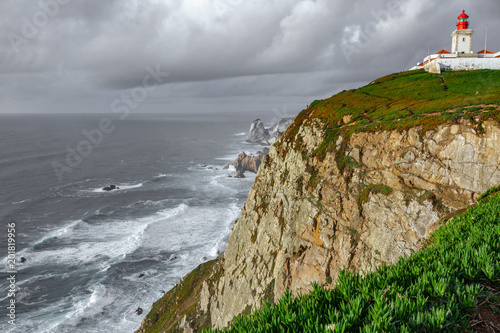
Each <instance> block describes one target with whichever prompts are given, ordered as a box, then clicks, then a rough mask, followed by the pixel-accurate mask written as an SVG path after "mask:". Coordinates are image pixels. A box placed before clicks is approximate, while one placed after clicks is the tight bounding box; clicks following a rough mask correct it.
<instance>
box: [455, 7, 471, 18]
mask: <svg viewBox="0 0 500 333" xmlns="http://www.w3.org/2000/svg"><path fill="white" fill-rule="evenodd" d="M457 18H458V19H459V20H460V19H468V18H469V15H467V14H465V9H464V10H462V14H460V16H459V17H457Z"/></svg>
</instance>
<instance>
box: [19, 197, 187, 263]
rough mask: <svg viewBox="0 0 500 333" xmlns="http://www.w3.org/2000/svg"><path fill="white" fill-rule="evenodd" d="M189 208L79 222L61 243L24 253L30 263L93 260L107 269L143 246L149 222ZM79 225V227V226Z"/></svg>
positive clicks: (64, 234)
mask: <svg viewBox="0 0 500 333" xmlns="http://www.w3.org/2000/svg"><path fill="white" fill-rule="evenodd" d="M186 209H187V205H185V204H181V205H179V206H177V207H175V208H171V209H166V210H162V211H160V212H158V213H156V214H154V215H152V216H147V217H144V218H140V219H136V220H125V221H124V220H111V221H104V222H103V223H100V224H88V223H85V222H83V221H76V222H74V223H72V224H71V225H70V226H68V227H66V228H64V229H63V230H65V229H68V228H69V227H72V228H73V229H72V232H71V233H69V232H58V233H57V239H56V240H55V242H61V243H62V244H61V246H58V247H56V248H50V249H47V250H44V249H43V248H42V249H41V250H37V249H29V250H27V251H26V253H25V254H24V255H25V256H26V258H27V259H28V262H27V264H29V266H39V265H47V264H48V263H63V264H65V265H67V264H68V263H70V264H72V265H78V264H84V263H92V264H93V265H94V266H96V267H97V268H98V269H100V270H104V271H105V270H106V269H108V268H109V264H110V262H115V261H117V260H121V259H123V258H124V257H125V256H126V255H128V254H130V253H132V252H134V251H135V250H136V249H137V248H139V247H140V246H141V244H142V240H143V236H144V232H145V231H146V229H147V228H148V226H149V225H151V224H153V223H156V222H158V221H161V220H164V219H170V218H172V217H174V216H176V215H177V214H180V213H181V212H183V211H184V210H186ZM77 225H78V227H77V228H75V227H76V226H77ZM51 237H53V236H46V237H44V238H43V239H44V240H46V239H49V238H51ZM42 242H43V241H41V242H37V243H36V244H41V243H42Z"/></svg>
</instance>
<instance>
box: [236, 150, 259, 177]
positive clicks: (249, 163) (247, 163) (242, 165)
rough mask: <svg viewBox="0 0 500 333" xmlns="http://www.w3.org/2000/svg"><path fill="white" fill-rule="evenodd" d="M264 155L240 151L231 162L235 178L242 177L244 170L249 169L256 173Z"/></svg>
mask: <svg viewBox="0 0 500 333" xmlns="http://www.w3.org/2000/svg"><path fill="white" fill-rule="evenodd" d="M264 157H265V155H257V156H252V155H247V154H245V152H241V154H239V155H238V157H237V158H236V160H234V162H233V163H232V164H233V165H234V167H235V168H236V177H235V178H243V177H245V176H244V173H245V171H250V172H253V173H257V171H258V170H259V167H260V165H261V164H262V161H263V160H264Z"/></svg>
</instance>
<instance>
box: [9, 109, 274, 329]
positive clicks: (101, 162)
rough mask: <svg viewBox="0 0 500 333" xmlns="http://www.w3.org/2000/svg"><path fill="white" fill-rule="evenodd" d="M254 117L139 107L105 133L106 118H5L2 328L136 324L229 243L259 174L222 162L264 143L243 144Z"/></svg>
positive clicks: (127, 326) (125, 326) (133, 326)
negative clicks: (12, 284)
mask: <svg viewBox="0 0 500 333" xmlns="http://www.w3.org/2000/svg"><path fill="white" fill-rule="evenodd" d="M259 116H261V117H266V116H265V115H257V114H244V115H241V114H236V113H235V114H211V115H135V116H130V117H129V118H128V119H126V120H119V119H111V120H112V122H111V123H110V124H108V125H110V126H109V127H108V128H107V131H106V132H101V134H102V137H101V136H100V135H97V134H96V130H99V128H100V127H99V126H100V122H101V121H102V120H103V119H105V118H106V116H102V115H55V114H54V115H0V230H1V231H0V235H2V236H3V238H2V242H0V244H4V245H3V246H0V260H1V263H2V272H1V274H2V275H1V280H0V304H1V309H4V310H0V315H1V317H0V318H1V319H0V331H1V332H23V333H29V332H133V331H134V330H136V329H138V328H139V326H140V323H141V321H142V319H143V318H144V317H145V315H146V314H147V313H148V311H149V310H150V308H151V305H152V304H153V302H154V301H156V300H157V299H159V298H160V297H161V296H162V295H163V293H164V292H165V291H168V290H169V289H171V288H172V287H173V286H174V285H175V283H176V282H177V281H178V280H179V279H180V278H181V277H183V276H184V275H185V274H187V273H188V272H189V271H190V270H192V269H193V268H195V267H196V266H197V265H199V264H200V263H202V262H205V261H207V260H211V259H214V258H216V257H217V256H218V255H219V254H220V253H221V251H223V250H224V248H225V245H226V242H227V239H228V235H229V230H230V228H231V226H232V224H233V223H234V221H235V220H236V219H237V218H238V216H239V214H240V210H241V208H242V206H243V204H244V202H245V200H246V197H247V194H248V191H249V189H250V187H251V185H252V182H253V178H254V177H255V176H254V175H252V174H249V173H247V174H246V175H247V178H244V179H236V178H233V177H229V176H234V175H235V170H234V168H229V169H226V170H224V169H223V167H224V166H225V165H227V164H228V163H230V162H232V161H233V160H234V159H235V158H236V156H237V155H238V154H239V153H240V152H241V151H243V150H245V151H246V152H247V153H255V152H256V151H257V150H259V149H260V148H261V147H258V146H254V145H249V144H246V143H245V142H244V140H245V138H246V136H245V135H246V132H247V131H248V128H249V126H250V123H251V122H252V121H253V120H254V119H255V118H258V117H259ZM108 120H109V119H108ZM110 129H112V130H110ZM85 133H87V135H85ZM88 133H93V134H94V136H93V137H92V136H89V135H88ZM92 138H93V142H92V140H91V139H92ZM75 154H78V156H77V157H75ZM68 158H69V159H68ZM111 184H113V185H116V186H117V187H119V189H116V190H113V191H109V192H107V191H103V190H102V188H103V187H105V186H109V185H111ZM12 223H15V226H16V227H15V244H16V251H15V252H16V254H15V255H16V267H15V269H16V271H17V273H16V274H15V275H16V292H15V294H16V295H15V296H16V297H15V301H16V310H15V312H16V313H15V314H16V320H15V323H16V326H12V325H10V324H9V323H8V319H9V318H8V316H7V314H8V309H7V306H8V305H9V301H10V299H11V298H9V297H7V294H8V289H9V281H8V280H7V279H6V277H8V276H9V275H8V274H7V273H6V272H7V271H8V270H9V267H8V266H7V263H8V261H7V259H8V258H7V254H8V251H7V229H8V224H12ZM2 229H3V230H2ZM21 257H23V258H25V259H26V261H25V262H24V263H22V262H21V261H20V260H21ZM138 308H142V309H143V313H142V314H140V315H138V314H137V313H136V310H137V309H138Z"/></svg>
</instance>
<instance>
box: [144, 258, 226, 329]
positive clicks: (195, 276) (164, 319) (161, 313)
mask: <svg viewBox="0 0 500 333" xmlns="http://www.w3.org/2000/svg"><path fill="white" fill-rule="evenodd" d="M222 273H223V270H222V265H221V262H220V259H215V260H212V261H208V262H205V263H203V264H201V265H199V266H198V267H197V268H195V269H194V270H193V271H191V272H190V273H189V274H188V275H186V276H185V277H184V278H183V279H182V280H181V281H180V282H179V283H178V284H177V285H175V287H174V288H172V290H170V291H169V292H167V293H166V294H165V295H163V297H162V298H160V299H159V300H158V301H156V302H155V303H154V304H153V307H152V308H151V311H150V312H149V313H148V315H147V316H146V318H145V320H146V321H147V322H148V323H149V325H147V327H146V328H147V332H148V333H156V332H175V331H176V330H177V325H178V323H179V321H180V320H181V319H182V318H183V317H184V316H186V317H187V319H188V320H190V322H191V323H192V326H193V328H194V329H195V330H197V331H201V330H202V329H206V328H208V327H210V325H211V322H210V310H209V311H208V312H202V311H200V310H199V297H200V291H201V287H202V284H203V282H204V281H206V282H207V283H208V284H209V286H211V288H210V289H211V290H214V289H215V286H216V285H217V283H218V281H219V279H220V277H221V276H222Z"/></svg>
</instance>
